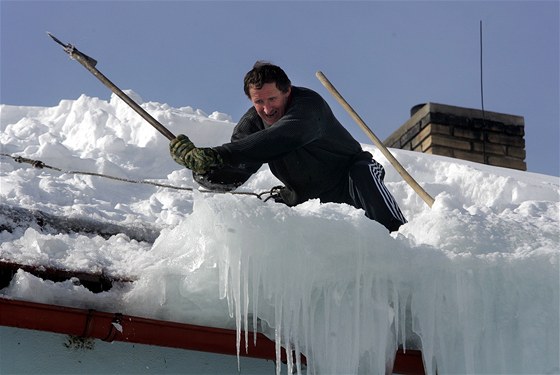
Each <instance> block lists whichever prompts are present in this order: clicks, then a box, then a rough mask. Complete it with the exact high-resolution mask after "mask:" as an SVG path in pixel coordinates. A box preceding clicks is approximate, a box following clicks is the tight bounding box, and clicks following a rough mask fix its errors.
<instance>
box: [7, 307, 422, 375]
mask: <svg viewBox="0 0 560 375" xmlns="http://www.w3.org/2000/svg"><path fill="white" fill-rule="evenodd" d="M0 326H7V327H15V328H22V329H32V330H39V331H46V332H53V333H59V334H65V335H72V336H77V337H83V338H95V339H100V340H103V341H107V342H112V341H122V342H128V343H137V344H146V345H157V346H163V347H169V348H180V349H186V350H195V351H202V352H210V353H217V354H225V355H237V349H236V348H237V339H236V331H234V330H230V329H223V328H214V327H204V326H197V325H192V324H184V323H176V322H169V321H162V320H155V319H148V318H142V317H137V316H131V315H124V314H120V313H109V312H102V311H96V310H91V309H90V310H87V309H79V308H73V307H66V306H58V305H50V304H43V303H37V302H29V301H20V300H13V299H8V298H4V297H0ZM254 337H255V333H254V332H249V342H250V345H249V351H248V352H244V351H243V350H242V351H241V352H240V353H239V355H240V356H243V357H251V358H259V359H266V360H272V361H275V360H276V347H275V343H274V342H273V341H272V340H270V339H269V338H268V337H266V336H265V335H263V334H262V333H256V337H257V346H255V345H253V343H254V341H253V340H254ZM244 340H245V337H244V335H241V341H242V342H241V343H240V345H241V347H243V346H244ZM281 359H282V362H284V363H285V362H286V352H285V350H284V348H282V355H281ZM302 363H303V364H306V358H305V357H303V356H302ZM393 372H394V373H398V374H411V375H413V374H414V375H415V374H425V371H424V365H423V361H422V353H421V352H420V351H418V350H407V351H406V352H403V351H402V350H401V349H399V350H398V351H397V354H396V357H395V363H394V366H393Z"/></svg>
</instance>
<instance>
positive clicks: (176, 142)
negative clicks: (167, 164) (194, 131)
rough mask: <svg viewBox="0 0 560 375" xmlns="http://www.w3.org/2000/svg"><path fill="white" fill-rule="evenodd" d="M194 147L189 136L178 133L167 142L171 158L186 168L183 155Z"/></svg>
mask: <svg viewBox="0 0 560 375" xmlns="http://www.w3.org/2000/svg"><path fill="white" fill-rule="evenodd" d="M194 148H195V146H194V143H192V142H191V140H190V139H189V137H187V136H186V135H184V134H179V135H178V136H177V137H176V138H175V139H173V140H171V142H169V152H170V153H171V157H172V158H173V160H175V162H176V163H178V164H181V165H182V166H184V167H187V168H188V166H187V165H186V164H185V157H186V156H187V154H188V153H189V152H190V151H191V150H192V149H194Z"/></svg>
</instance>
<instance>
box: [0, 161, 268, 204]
mask: <svg viewBox="0 0 560 375" xmlns="http://www.w3.org/2000/svg"><path fill="white" fill-rule="evenodd" d="M0 156H6V157H9V158H11V159H13V160H14V161H16V162H18V163H28V164H31V165H32V166H33V167H34V168H38V169H43V168H47V169H52V170H54V171H58V172H61V173H66V174H81V175H86V176H95V177H103V178H108V179H111V180H116V181H121V182H128V183H133V184H147V185H153V186H158V187H163V188H168V189H177V190H188V191H193V190H194V188H192V187H183V186H174V185H168V184H161V183H159V182H154V181H149V180H131V179H128V178H122V177H115V176H109V175H106V174H102V173H95V172H83V171H71V170H70V171H69V170H63V169H61V168H57V167H53V166H52V165H47V164H45V163H43V162H42V161H41V160H34V159H28V158H24V157H22V156H13V155H9V154H4V153H0ZM273 190H274V188H272V189H271V190H270V191H265V192H263V193H260V194H257V193H253V192H245V191H212V190H199V191H200V192H202V193H213V194H226V193H229V194H237V195H253V196H255V197H257V198H259V199H260V200H262V199H263V198H262V196H263V195H265V194H271V195H272V193H273ZM265 201H266V200H265Z"/></svg>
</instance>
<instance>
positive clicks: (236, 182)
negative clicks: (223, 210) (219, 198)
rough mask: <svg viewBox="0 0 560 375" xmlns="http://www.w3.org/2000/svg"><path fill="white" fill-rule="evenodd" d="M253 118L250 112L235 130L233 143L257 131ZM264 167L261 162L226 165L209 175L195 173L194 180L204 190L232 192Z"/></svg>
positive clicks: (208, 173) (256, 124) (232, 138)
mask: <svg viewBox="0 0 560 375" xmlns="http://www.w3.org/2000/svg"><path fill="white" fill-rule="evenodd" d="M252 119H253V116H252V113H251V110H249V111H248V112H247V113H246V114H245V115H244V116H243V117H242V118H241V120H240V121H239V123H238V124H237V125H236V127H235V129H234V130H233V133H232V136H231V141H232V142H237V141H239V140H241V139H243V138H245V137H247V136H249V135H250V134H252V133H253V132H255V131H258V130H259V129H258V123H255V122H254V121H252ZM261 166H262V163H260V162H238V163H231V162H226V164H225V165H224V166H223V167H221V168H217V169H213V170H211V171H209V172H207V173H204V174H199V173H194V172H193V178H194V180H195V181H196V182H197V183H198V184H200V185H201V186H203V187H204V188H206V189H208V190H212V191H231V190H234V189H236V188H238V187H239V186H241V185H243V184H244V183H245V182H247V180H248V179H249V178H250V177H251V176H252V175H253V174H254V173H255V172H256V171H258V170H259V168H260V167H261Z"/></svg>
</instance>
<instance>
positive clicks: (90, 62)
mask: <svg viewBox="0 0 560 375" xmlns="http://www.w3.org/2000/svg"><path fill="white" fill-rule="evenodd" d="M47 34H48V35H49V36H50V37H51V38H52V39H53V40H54V41H55V42H56V43H58V44H60V45H61V46H62V47H63V48H64V52H66V53H67V54H68V55H70V57H71V58H72V59H73V60H76V61H77V62H79V63H80V64H82V65H83V66H84V68H86V69H87V70H89V71H90V73H91V74H93V75H94V76H95V77H96V78H97V79H99V80H100V81H101V82H102V83H103V84H104V85H105V86H107V87H108V88H109V89H110V90H111V91H112V92H113V93H115V95H117V96H118V97H119V98H121V99H122V100H123V101H124V102H125V103H126V104H128V105H129V106H130V107H131V108H132V109H133V110H134V111H135V112H136V113H138V114H139V115H140V116H142V118H143V119H144V120H146V121H148V122H149V123H150V125H152V126H153V127H154V128H156V129H157V130H158V131H159V132H160V133H161V134H163V135H164V136H165V137H166V138H167V139H169V140H172V139H175V135H174V134H173V133H171V132H170V131H169V130H168V129H167V128H166V127H165V126H163V125H162V124H161V123H160V122H159V121H157V120H156V119H155V118H153V117H152V116H151V115H150V114H149V113H148V112H146V111H145V110H144V109H143V108H142V107H140V106H139V105H138V103H136V102H135V101H134V100H132V99H131V98H130V97H129V96H128V95H126V94H125V93H124V92H123V91H122V90H121V89H119V88H118V87H117V86H116V85H115V84H114V83H113V82H111V81H110V80H109V79H108V78H107V77H105V76H104V75H103V74H102V73H101V72H100V71H99V70H97V68H96V67H95V66H96V65H97V60H95V59H93V58H91V57H89V56H88V55H86V54H84V53H82V52H80V51H78V49H77V48H76V47H75V46H74V45H72V44H70V43H67V44H64V43H63V42H61V41H60V40H59V39H58V38H57V37H55V36H54V35H53V34H51V33H49V32H47Z"/></svg>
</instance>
